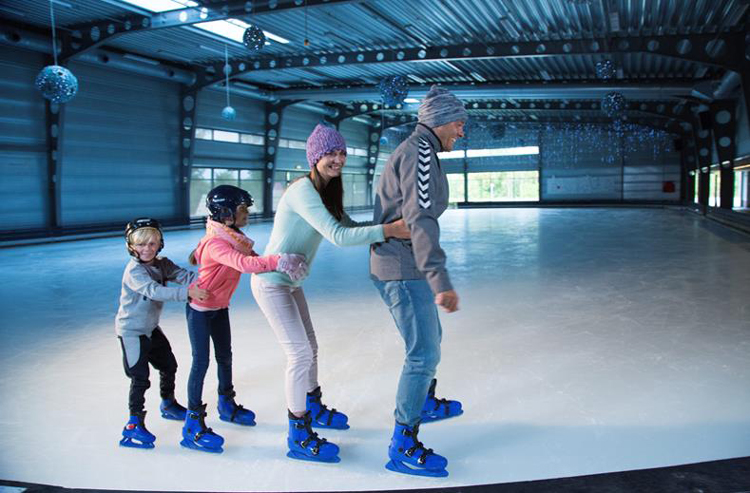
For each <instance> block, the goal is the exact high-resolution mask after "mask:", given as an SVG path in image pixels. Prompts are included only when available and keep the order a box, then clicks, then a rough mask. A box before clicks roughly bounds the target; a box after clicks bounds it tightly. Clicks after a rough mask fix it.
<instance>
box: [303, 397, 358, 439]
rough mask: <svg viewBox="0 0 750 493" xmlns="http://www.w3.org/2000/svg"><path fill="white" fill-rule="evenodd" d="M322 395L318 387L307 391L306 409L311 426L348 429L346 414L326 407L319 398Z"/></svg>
mask: <svg viewBox="0 0 750 493" xmlns="http://www.w3.org/2000/svg"><path fill="white" fill-rule="evenodd" d="M322 396H323V393H322V392H321V391H320V387H317V388H316V389H315V390H313V391H312V392H308V393H307V410H308V411H309V412H310V416H311V417H312V426H313V427H314V428H333V429H336V430H348V429H349V424H348V423H347V421H349V418H348V417H347V416H346V414H344V413H342V412H340V411H337V410H336V408H331V409H328V407H327V406H326V405H325V404H323V403H322V402H321V400H320V399H321V397H322Z"/></svg>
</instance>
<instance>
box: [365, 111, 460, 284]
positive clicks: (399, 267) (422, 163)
mask: <svg viewBox="0 0 750 493" xmlns="http://www.w3.org/2000/svg"><path fill="white" fill-rule="evenodd" d="M441 149H442V145H441V144H440V140H439V139H438V138H437V136H436V135H435V133H434V132H433V131H432V130H431V129H429V128H428V127H425V126H423V125H420V124H418V125H417V127H416V129H415V130H414V132H413V133H412V134H411V135H410V136H409V137H408V138H407V139H406V140H405V141H404V142H402V143H401V145H399V146H398V147H397V148H396V150H395V151H393V154H391V157H390V159H389V160H388V163H386V165H385V169H384V170H383V174H382V175H381V176H380V182H379V183H378V190H377V198H376V199H375V212H374V222H375V223H376V224H378V223H381V224H382V223H388V222H391V221H395V220H397V219H401V218H403V219H404V220H405V221H406V224H407V225H408V226H409V229H410V230H411V240H399V239H394V238H390V239H388V240H386V241H384V242H381V243H374V244H373V245H371V246H370V274H371V277H372V278H374V279H378V280H381V281H393V280H402V279H427V282H428V283H429V285H430V289H432V292H433V293H435V294H437V293H440V292H443V291H449V290H451V289H453V286H452V285H451V282H450V279H449V277H448V271H447V270H446V269H445V252H443V249H442V248H440V226H439V225H438V217H440V215H441V214H442V213H443V212H444V211H445V209H446V208H447V207H448V179H447V177H446V176H445V172H444V171H443V169H442V167H441V166H440V160H439V159H438V157H437V153H438V152H439V151H440V150H441Z"/></svg>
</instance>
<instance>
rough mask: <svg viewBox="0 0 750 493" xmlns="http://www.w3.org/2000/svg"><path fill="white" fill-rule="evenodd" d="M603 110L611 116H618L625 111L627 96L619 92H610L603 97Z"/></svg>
mask: <svg viewBox="0 0 750 493" xmlns="http://www.w3.org/2000/svg"><path fill="white" fill-rule="evenodd" d="M602 111H603V112H604V114H605V115H607V116H608V117H610V118H618V117H620V116H621V115H622V114H623V112H624V111H625V97H624V96H623V95H622V94H620V93H619V92H610V93H609V94H607V95H606V96H604V98H603V99H602Z"/></svg>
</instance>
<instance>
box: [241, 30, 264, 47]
mask: <svg viewBox="0 0 750 493" xmlns="http://www.w3.org/2000/svg"><path fill="white" fill-rule="evenodd" d="M242 44H244V45H245V46H246V47H247V48H248V49H249V50H252V51H260V50H261V49H262V48H263V46H264V45H265V44H266V35H265V34H263V29H261V28H259V27H258V26H250V27H248V28H247V29H245V34H243V35H242Z"/></svg>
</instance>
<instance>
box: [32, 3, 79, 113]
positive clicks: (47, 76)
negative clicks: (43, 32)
mask: <svg viewBox="0 0 750 493" xmlns="http://www.w3.org/2000/svg"><path fill="white" fill-rule="evenodd" d="M49 14H50V20H51V23H52V56H53V59H54V61H55V64H54V65H47V66H46V67H44V68H43V69H42V70H41V71H40V72H39V74H38V75H37V76H36V79H35V80H34V85H35V86H36V88H37V89H38V90H39V91H41V93H42V96H44V97H45V98H47V99H49V100H50V101H52V102H53V103H67V102H68V101H70V100H71V99H73V98H74V97H75V95H76V94H77V93H78V79H76V76H75V75H73V73H72V72H71V71H70V70H68V69H67V68H65V67H62V66H60V65H58V64H57V42H56V33H55V9H54V7H53V4H52V0H50V2H49Z"/></svg>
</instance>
